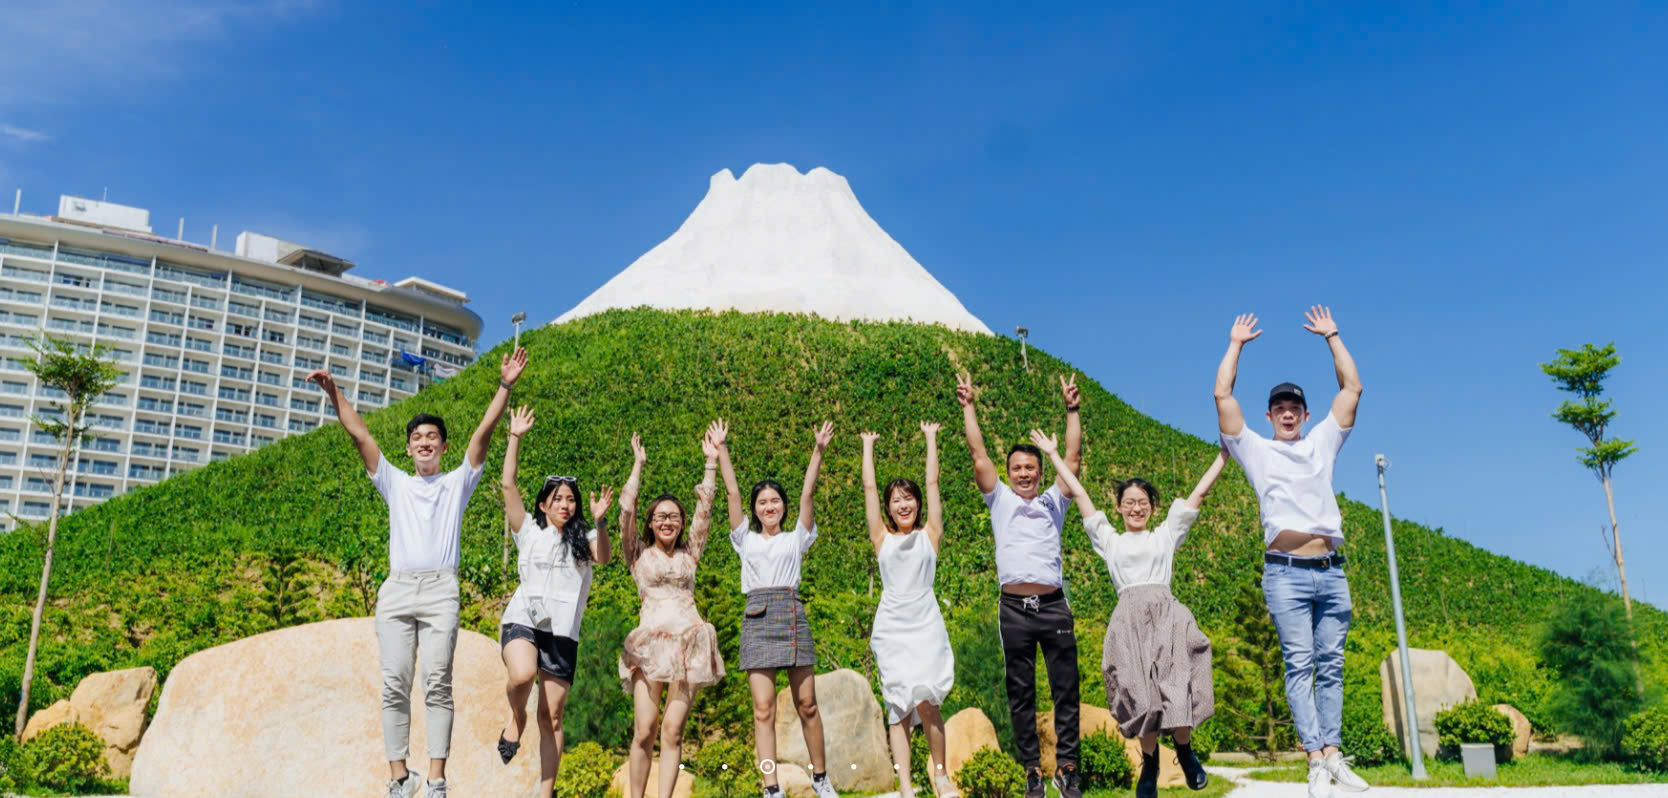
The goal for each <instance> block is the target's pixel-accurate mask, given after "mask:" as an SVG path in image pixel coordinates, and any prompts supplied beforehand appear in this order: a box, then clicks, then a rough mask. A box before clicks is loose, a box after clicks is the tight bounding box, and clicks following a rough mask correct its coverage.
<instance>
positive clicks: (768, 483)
mask: <svg viewBox="0 0 1668 798" xmlns="http://www.w3.org/2000/svg"><path fill="white" fill-rule="evenodd" d="M727 432H728V429H727V428H725V427H724V426H723V424H722V423H720V424H719V425H718V426H716V427H714V429H713V433H712V435H711V436H710V437H712V439H713V443H714V444H715V445H716V446H717V447H718V463H719V466H720V468H721V469H722V471H723V473H724V490H725V493H726V494H727V498H728V499H729V505H730V546H731V547H732V548H734V549H735V550H736V556H737V557H739V558H740V559H741V592H742V593H743V594H745V595H746V596H747V603H746V608H745V609H744V610H743V611H742V618H741V656H740V657H739V661H740V664H739V665H738V666H737V667H739V668H741V669H742V670H744V671H747V690H748V692H749V693H751V694H752V696H753V748H754V750H755V751H756V752H757V753H758V755H759V771H760V773H761V774H762V775H763V777H764V796H765V798H781V796H782V788H781V785H780V784H778V782H777V778H776V674H777V672H778V671H781V670H784V669H786V670H787V672H788V690H789V691H791V692H792V694H793V701H794V708H795V709H796V710H797V711H798V714H799V728H800V731H801V732H803V733H804V735H805V749H806V753H808V754H809V755H810V759H811V792H812V793H813V794H814V795H815V796H816V798H839V793H837V792H835V791H834V786H833V785H832V784H830V783H829V781H828V762H827V758H826V756H825V750H824V748H823V739H822V715H821V714H819V713H818V712H817V688H816V682H815V680H814V679H813V678H812V677H813V676H815V674H816V671H817V652H816V648H815V647H814V644H813V643H812V642H811V627H810V625H809V624H808V623H806V619H805V602H804V601H801V600H800V598H799V571H800V564H801V563H802V561H803V560H804V558H805V552H807V551H809V550H810V548H811V544H812V543H815V542H816V540H817V523H816V519H815V517H814V514H813V513H814V508H813V504H814V501H813V500H814V499H815V498H816V493H817V475H818V474H819V473H821V471H822V453H823V450H824V449H827V448H828V443H829V441H831V440H833V439H834V423H833V422H831V421H830V422H824V423H823V425H822V426H821V427H819V428H818V429H817V431H816V444H815V446H814V448H812V449H811V462H810V463H809V464H808V465H806V467H805V482H804V484H803V485H802V486H801V488H800V490H799V518H798V520H797V522H796V523H795V524H794V525H793V526H791V527H790V526H788V525H787V524H786V521H787V514H788V504H787V499H788V496H787V492H786V491H784V490H783V489H782V486H781V484H779V483H777V482H776V481H775V480H771V479H766V480H762V481H760V482H758V483H757V484H755V485H754V486H753V492H752V494H751V495H750V496H749V497H748V503H747V505H745V506H744V505H743V504H742V503H741V488H740V486H739V485H738V484H737V483H736V471H735V468H734V467H733V466H732V465H731V464H730V452H729V449H728V447H726V446H725V445H724V439H725V435H726V433H727Z"/></svg>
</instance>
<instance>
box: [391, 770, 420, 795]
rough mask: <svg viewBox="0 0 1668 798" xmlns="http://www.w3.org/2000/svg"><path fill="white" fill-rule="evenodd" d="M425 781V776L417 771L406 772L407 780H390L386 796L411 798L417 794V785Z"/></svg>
mask: <svg viewBox="0 0 1668 798" xmlns="http://www.w3.org/2000/svg"><path fill="white" fill-rule="evenodd" d="M422 783H423V777H422V776H419V775H417V774H415V773H409V772H408V773H406V774H405V781H400V780H398V779H389V780H388V792H387V793H386V794H385V795H384V798H411V796H413V795H416V794H417V785H419V784H422Z"/></svg>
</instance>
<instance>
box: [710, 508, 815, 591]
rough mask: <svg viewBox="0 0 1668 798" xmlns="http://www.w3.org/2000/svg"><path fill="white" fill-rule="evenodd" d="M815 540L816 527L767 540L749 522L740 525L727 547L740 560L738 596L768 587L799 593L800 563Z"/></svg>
mask: <svg viewBox="0 0 1668 798" xmlns="http://www.w3.org/2000/svg"><path fill="white" fill-rule="evenodd" d="M816 539H817V528H816V526H815V525H813V526H812V527H811V528H810V529H806V528H805V527H803V526H800V525H798V524H795V525H794V528H793V531H792V532H789V531H786V530H783V531H781V532H778V533H776V534H774V535H771V536H769V537H766V536H765V535H763V534H761V533H758V532H754V531H752V528H751V527H750V526H748V522H746V521H743V522H741V525H740V526H738V527H736V528H735V529H732V530H730V546H731V547H732V548H734V549H735V550H736V555H737V556H739V557H741V592H742V593H751V592H753V591H755V590H760V589H763V588H767V587H789V588H793V589H795V590H798V589H799V563H800V561H801V560H802V559H804V557H805V552H806V550H808V549H810V548H811V544H812V543H814V542H816Z"/></svg>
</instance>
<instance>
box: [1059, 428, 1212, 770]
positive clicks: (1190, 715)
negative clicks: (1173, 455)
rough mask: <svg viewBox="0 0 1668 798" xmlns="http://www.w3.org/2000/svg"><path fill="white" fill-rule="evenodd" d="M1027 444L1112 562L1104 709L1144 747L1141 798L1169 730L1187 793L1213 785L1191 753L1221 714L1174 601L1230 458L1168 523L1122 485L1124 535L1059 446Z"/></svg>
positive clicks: (1145, 489)
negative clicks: (1186, 551) (1114, 601)
mask: <svg viewBox="0 0 1668 798" xmlns="http://www.w3.org/2000/svg"><path fill="white" fill-rule="evenodd" d="M1031 441H1032V442H1033V443H1035V444H1036V445H1037V448H1039V449H1042V450H1043V451H1044V452H1047V453H1048V456H1049V459H1051V460H1053V461H1054V465H1055V467H1056V468H1059V469H1060V471H1059V473H1060V476H1061V478H1063V479H1065V480H1066V484H1067V486H1068V487H1070V488H1071V493H1072V497H1073V498H1074V499H1076V500H1077V509H1078V510H1079V511H1080V512H1082V513H1083V531H1085V532H1087V533H1088V535H1089V541H1090V542H1091V543H1093V544H1094V547H1095V552H1096V553H1098V554H1099V555H1100V556H1101V558H1102V559H1104V560H1105V561H1106V569H1107V570H1108V571H1110V572H1111V574H1112V585H1113V587H1114V588H1115V589H1116V590H1117V591H1118V605H1117V607H1115V608H1114V609H1113V610H1112V619H1111V620H1110V621H1109V622H1108V623H1107V625H1106V644H1105V648H1104V651H1103V653H1102V656H1101V675H1102V676H1104V677H1105V678H1106V701H1107V704H1108V709H1110V710H1111V711H1112V717H1113V719H1115V720H1117V721H1118V727H1119V729H1120V730H1121V731H1122V732H1123V735H1124V736H1125V737H1139V738H1141V775H1140V778H1138V779H1137V780H1136V783H1135V795H1136V797H1137V798H1153V797H1154V796H1157V795H1158V735H1159V733H1160V732H1164V731H1167V732H1169V733H1170V735H1171V737H1172V738H1173V739H1174V740H1175V743H1176V759H1177V761H1178V763H1179V764H1180V765H1181V769H1182V774H1183V775H1185V776H1186V777H1187V786H1189V787H1191V788H1193V789H1195V790H1202V789H1204V788H1205V783H1206V781H1207V780H1208V779H1207V777H1206V775H1205V769H1204V766H1202V765H1200V764H1199V759H1198V757H1196V756H1194V754H1193V746H1192V741H1193V727H1195V726H1198V725H1199V724H1200V723H1203V722H1204V721H1205V719H1206V718H1209V717H1210V716H1211V715H1212V714H1213V713H1214V712H1215V711H1216V694H1215V692H1214V688H1213V687H1212V685H1211V672H1210V640H1209V639H1207V638H1206V637H1205V635H1204V633H1203V632H1200V631H1199V624H1198V623H1196V622H1195V621H1194V620H1193V613H1192V612H1191V611H1189V610H1188V609H1187V607H1185V606H1183V605H1182V603H1181V602H1180V601H1177V600H1176V597H1175V596H1174V595H1172V594H1171V593H1170V574H1171V569H1172V566H1173V565H1174V563H1175V556H1176V549H1177V548H1178V547H1180V546H1181V544H1182V542H1183V541H1185V540H1187V530H1188V528H1190V527H1192V526H1193V522H1194V520H1196V519H1197V518H1198V517H1199V506H1200V505H1202V504H1203V503H1204V501H1205V494H1206V493H1209V492H1210V488H1211V486H1212V485H1214V484H1216V478H1217V477H1218V476H1220V475H1221V474H1222V466H1223V465H1224V464H1225V463H1226V462H1227V455H1226V454H1225V453H1223V452H1220V451H1219V452H1217V454H1216V459H1215V460H1213V461H1211V464H1210V467H1209V468H1207V469H1205V473H1204V476H1201V477H1200V478H1199V484H1197V485H1195V486H1194V488H1193V493H1192V494H1190V495H1189V496H1188V497H1187V498H1185V499H1177V500H1175V501H1174V502H1172V503H1171V504H1170V512H1169V514H1168V515H1166V516H1165V517H1164V523H1162V524H1159V525H1158V526H1157V527H1152V528H1149V523H1150V522H1151V521H1152V517H1153V508H1154V507H1155V506H1157V504H1158V489H1157V488H1154V487H1153V486H1152V483H1150V482H1147V481H1146V480H1144V479H1140V478H1135V479H1129V480H1125V481H1123V482H1119V483H1118V484H1117V486H1116V488H1114V493H1113V496H1114V497H1115V498H1116V499H1117V500H1118V505H1117V507H1118V515H1120V516H1123V519H1124V528H1125V529H1126V530H1127V531H1125V532H1124V533H1123V534H1119V533H1118V530H1117V529H1116V528H1114V527H1113V526H1112V522H1111V521H1108V520H1107V518H1106V513H1104V512H1098V511H1096V510H1095V503H1094V500H1093V499H1091V498H1089V492H1088V491H1086V490H1084V489H1083V485H1082V484H1081V483H1079V482H1078V480H1077V477H1076V476H1075V475H1073V474H1072V473H1071V469H1069V468H1061V466H1062V464H1063V462H1064V461H1063V459H1062V458H1061V457H1060V453H1059V449H1058V446H1057V445H1056V442H1055V440H1054V438H1051V437H1049V436H1047V435H1044V434H1043V433H1042V431H1041V430H1032V431H1031Z"/></svg>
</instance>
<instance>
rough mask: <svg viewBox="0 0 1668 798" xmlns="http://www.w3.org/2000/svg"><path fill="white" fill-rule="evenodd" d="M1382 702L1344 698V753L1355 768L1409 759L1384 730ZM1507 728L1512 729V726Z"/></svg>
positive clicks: (1355, 695)
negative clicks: (1349, 757)
mask: <svg viewBox="0 0 1668 798" xmlns="http://www.w3.org/2000/svg"><path fill="white" fill-rule="evenodd" d="M1380 702H1381V698H1380V696H1379V694H1378V693H1371V694H1366V693H1363V692H1361V691H1356V692H1355V693H1352V694H1346V695H1345V696H1344V728H1343V737H1344V744H1343V750H1344V753H1345V754H1347V755H1349V756H1352V757H1355V766H1356V767H1373V766H1375V765H1387V764H1390V763H1392V762H1402V761H1405V760H1406V759H1407V756H1406V755H1405V752H1404V751H1402V746H1401V743H1399V742H1397V741H1396V736H1395V735H1393V734H1391V733H1390V730H1389V729H1387V728H1385V726H1384V706H1383V704H1382V703H1380ZM1496 714H1498V713H1496ZM1501 717H1505V716H1503V715H1502V716H1501ZM1507 726H1508V728H1509V727H1510V724H1509V723H1508V724H1507ZM1508 740H1509V738H1508Z"/></svg>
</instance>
